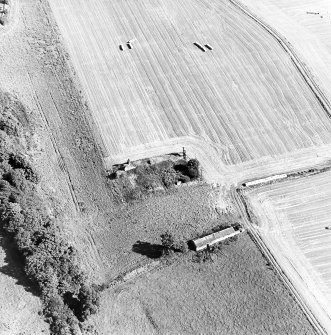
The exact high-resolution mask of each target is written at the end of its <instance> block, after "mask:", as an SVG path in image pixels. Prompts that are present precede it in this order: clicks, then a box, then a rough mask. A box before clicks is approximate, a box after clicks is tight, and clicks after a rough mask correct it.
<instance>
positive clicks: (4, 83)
mask: <svg viewBox="0 0 331 335" xmlns="http://www.w3.org/2000/svg"><path fill="white" fill-rule="evenodd" d="M58 28H59V29H58ZM0 36H1V39H0V59H1V62H0V83H1V88H0V89H1V91H4V92H9V93H10V94H11V95H12V96H13V97H15V98H17V99H18V100H19V101H20V102H21V103H22V106H24V113H25V116H26V120H27V121H28V123H29V124H30V125H31V138H30V139H29V141H30V140H31V143H29V147H28V149H27V151H26V152H23V153H22V154H24V157H27V158H28V159H29V161H31V162H32V163H31V164H33V166H34V167H35V169H36V171H37V173H38V175H40V181H39V183H38V185H36V186H35V189H34V191H35V192H36V195H38V197H39V198H40V203H41V204H42V206H43V207H45V208H44V209H45V211H47V215H48V216H49V218H50V219H51V221H52V222H56V223H57V224H58V232H59V234H60V235H61V239H62V238H63V241H65V242H68V243H69V244H71V245H72V246H73V248H74V249H76V250H77V254H78V258H79V259H78V261H80V262H81V263H80V264H79V266H80V267H81V268H82V270H84V273H86V274H87V275H88V279H89V280H90V281H91V284H94V283H95V284H101V285H102V287H103V288H105V287H107V284H109V285H110V288H108V289H105V290H104V291H103V293H102V306H101V310H100V314H99V315H95V316H94V317H93V318H92V320H91V322H92V323H93V324H94V325H95V328H96V329H97V330H99V335H103V334H108V333H109V329H111V330H113V333H119V334H123V333H125V332H129V333H130V332H132V331H133V330H134V331H135V330H136V329H137V330H138V331H140V332H141V333H143V334H146V333H147V334H148V333H153V332H156V333H166V332H167V329H169V331H172V332H173V333H178V332H179V333H184V329H191V330H192V329H193V330H194V329H197V330H198V331H199V332H200V333H202V332H203V331H205V330H206V329H208V331H209V332H210V333H213V332H214V333H220V332H219V329H220V330H221V332H223V333H224V334H231V332H232V333H233V334H247V333H249V334H264V333H277V334H289V333H290V334H314V331H313V329H312V326H311V325H310V323H309V322H308V321H307V319H306V318H305V316H304V314H303V312H302V311H301V309H300V307H299V305H298V304H297V303H296V302H295V301H294V299H293V298H292V297H291V295H290V293H289V291H288V290H287V288H286V287H285V286H284V285H283V284H282V283H281V281H280V279H279V278H278V277H277V275H276V274H275V272H274V271H273V270H272V269H271V268H270V264H269V265H268V264H267V260H266V259H264V258H263V257H262V255H261V253H260V252H259V251H258V249H257V247H256V246H255V245H254V243H253V242H252V241H251V240H250V239H249V238H248V236H247V235H245V236H243V237H242V238H240V239H239V240H238V243H233V244H230V245H228V246H226V248H225V249H224V250H223V251H222V254H221V255H219V256H218V257H217V259H214V263H210V264H209V263H208V264H196V263H192V261H191V258H192V257H191V256H192V253H191V252H190V253H188V254H184V255H182V257H180V256H178V259H177V258H176V261H175V262H174V263H173V264H170V265H169V266H165V267H164V268H161V269H160V270H157V271H156V270H155V271H151V273H147V274H144V275H143V276H141V277H139V276H138V277H137V278H136V279H135V280H133V281H128V282H125V283H122V284H120V285H119V286H117V287H115V288H114V287H112V286H111V283H113V282H114V279H116V278H117V277H118V276H121V275H123V274H125V273H131V272H130V271H132V270H135V269H137V268H139V266H145V265H146V264H147V265H148V264H151V263H152V262H153V260H151V258H152V257H151V255H150V254H149V253H148V252H146V248H145V249H142V248H141V246H145V247H146V246H150V245H151V246H152V247H155V246H156V247H160V245H159V244H160V234H162V233H164V232H165V231H169V232H170V233H171V234H173V235H174V236H175V238H176V239H178V240H179V241H185V240H187V239H190V238H192V237H196V236H198V235H200V234H203V233H204V232H205V231H208V230H210V229H211V228H213V227H215V226H217V225H220V224H227V223H229V222H231V220H235V221H236V220H240V217H239V216H238V213H237V209H236V208H235V207H234V205H233V204H232V203H231V201H230V200H229V199H228V192H229V188H230V187H233V186H236V185H237V184H238V182H240V181H243V180H245V179H246V178H255V177H256V176H262V175H263V176H264V175H268V174H272V173H282V172H284V169H289V170H291V169H299V168H302V167H305V166H307V165H309V166H314V165H318V164H321V165H322V164H325V162H327V161H328V160H330V159H331V131H330V130H331V123H330V122H329V118H328V117H327V114H326V112H325V110H324V109H323V108H322V106H321V105H320V103H319V102H318V100H317V99H316V96H315V95H314V94H313V92H312V91H311V89H310V88H309V86H308V85H307V83H306V82H305V80H304V78H303V77H302V75H301V74H300V73H299V72H298V70H297V68H296V67H295V65H294V63H293V60H292V59H291V58H290V57H289V55H288V54H286V52H285V51H284V50H283V49H282V48H281V46H280V45H279V43H278V42H277V41H276V40H275V39H274V38H272V36H270V34H268V33H267V32H266V31H265V30H264V29H263V28H262V27H261V26H259V25H258V24H257V23H256V22H254V21H253V20H252V19H250V18H249V17H248V16H245V15H244V13H243V12H241V11H240V10H239V9H238V8H236V7H235V6H233V5H232V4H231V3H230V2H229V1H225V0H220V1H216V0H209V1H207V0H200V1H198V0H188V1H184V0H178V1H175V0H169V1H162V0H157V1H152V0H147V1H143V0H137V1H135V0H115V1H103V0H97V1H95V2H94V3H93V6H92V4H90V3H88V2H87V1H85V0H70V1H64V0H58V1H55V0H49V1H32V2H31V1H30V0H17V1H11V11H10V18H9V22H8V25H6V26H3V27H0ZM128 40H131V42H130V46H131V48H129V47H128V46H127V41H128ZM194 43H200V44H201V45H203V46H204V48H205V52H203V51H202V50H201V49H199V48H197V47H196V46H195V45H194ZM206 44H208V45H210V46H211V47H210V48H207V47H205V45H206ZM120 45H122V47H121V48H122V50H121V49H120ZM183 146H185V147H186V148H187V152H188V156H189V158H195V157H197V158H198V159H199V160H200V161H201V163H202V165H203V176H204V177H205V179H206V181H208V182H212V183H213V185H208V184H197V185H194V186H191V187H183V188H176V189H173V190H171V191H169V192H167V193H165V194H159V195H157V196H155V197H150V198H148V199H145V200H144V201H141V202H135V203H130V204H122V205H118V204H115V201H114V198H113V196H112V193H111V192H110V189H109V187H108V185H107V178H106V171H105V167H106V168H108V167H110V166H111V165H112V164H113V163H114V162H123V161H124V160H127V159H128V158H130V159H131V160H134V159H139V158H146V157H153V156H159V155H162V154H164V153H169V152H174V151H181V150H182V147H183ZM261 166H263V169H262V168H261ZM293 215H294V214H293ZM53 219H54V221H53ZM6 238H7V237H4V238H3V237H2V236H0V287H1V290H0V333H2V332H3V333H4V334H5V335H12V334H20V333H22V334H23V333H24V334H34V333H35V334H41V333H45V334H47V333H49V331H52V330H50V329H49V325H48V324H47V323H45V320H44V319H43V317H42V313H41V312H42V309H43V307H44V306H43V303H42V301H41V300H40V299H39V297H38V292H36V291H35V290H33V287H32V288H31V287H30V284H29V283H28V282H27V281H26V278H25V275H24V272H23V271H24V269H23V264H22V262H18V261H17V260H16V258H15V256H13V254H15V253H14V251H13V250H12V249H11V247H8V241H7V242H6ZM61 241H62V240H61ZM137 246H138V247H137ZM45 254H47V252H46V253H45ZM176 257H177V256H176ZM49 274H50V273H48V275H49ZM191 282H192V286H190V285H189V284H190V283H191ZM51 284H52V285H53V284H54V285H55V289H56V288H57V287H56V281H54V283H53V282H52V283H51ZM168 293H169V295H167V294H168ZM61 294H62V296H65V295H66V292H65V291H63V292H62V293H61ZM233 297H235V299H233ZM158 299H159V300H158ZM63 301H64V305H63V306H67V305H69V304H70V302H68V301H65V300H63ZM167 304H169V305H167ZM59 306H60V305H59ZM275 306H277V307H276V308H275ZM67 307H68V306H67ZM134 307H137V311H132V310H133V309H134ZM68 308H70V309H71V308H72V302H71V306H69V307H68ZM158 308H159V309H158ZM117 312H118V313H117ZM131 312H132V314H131ZM121 313H122V315H121ZM123 315H124V317H123ZM178 316H179V317H178ZM180 319H181V320H182V321H181V320H180ZM2 320H5V322H3V321H2ZM137 320H138V321H137ZM197 320H199V321H200V320H201V323H199V324H198V322H197ZM136 321H137V322H136ZM87 323H88V321H87ZM133 327H137V328H133ZM168 327H169V328H168ZM171 327H172V328H171ZM216 329H217V331H216ZM53 333H54V331H53ZM58 333H59V332H57V333H56V332H55V334H58ZM91 334H92V332H91Z"/></svg>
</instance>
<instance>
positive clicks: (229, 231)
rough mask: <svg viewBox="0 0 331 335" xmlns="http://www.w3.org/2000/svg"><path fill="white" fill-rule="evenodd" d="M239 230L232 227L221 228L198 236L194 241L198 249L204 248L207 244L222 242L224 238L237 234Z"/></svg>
mask: <svg viewBox="0 0 331 335" xmlns="http://www.w3.org/2000/svg"><path fill="white" fill-rule="evenodd" d="M237 234H238V232H237V231H235V230H234V229H233V228H232V227H230V228H226V229H223V230H220V231H218V232H216V233H213V234H210V235H207V236H204V237H201V238H197V239H195V240H193V243H194V245H195V248H196V250H197V251H198V250H202V249H205V248H206V247H207V244H209V245H213V244H215V243H217V242H220V241H222V240H225V239H226V238H228V237H231V236H234V235H237Z"/></svg>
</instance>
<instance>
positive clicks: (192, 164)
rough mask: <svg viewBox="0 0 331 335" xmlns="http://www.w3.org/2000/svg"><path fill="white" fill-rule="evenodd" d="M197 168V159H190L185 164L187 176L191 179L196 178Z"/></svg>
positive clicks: (197, 175)
mask: <svg viewBox="0 0 331 335" xmlns="http://www.w3.org/2000/svg"><path fill="white" fill-rule="evenodd" d="M199 167H200V163H199V161H198V160H197V159H190V160H189V161H188V162H187V169H188V175H189V176H190V177H191V178H193V179H196V178H198V177H199V175H200V173H199Z"/></svg>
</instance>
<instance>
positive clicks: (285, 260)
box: [246, 172, 331, 332]
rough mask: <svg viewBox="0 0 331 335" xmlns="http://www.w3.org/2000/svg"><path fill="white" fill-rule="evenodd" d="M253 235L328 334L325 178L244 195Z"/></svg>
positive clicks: (328, 190) (329, 243)
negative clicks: (255, 229)
mask: <svg viewBox="0 0 331 335" xmlns="http://www.w3.org/2000/svg"><path fill="white" fill-rule="evenodd" d="M246 198H247V200H248V202H249V204H250V207H251V208H252V209H253V212H254V214H255V216H256V218H257V219H256V221H257V223H258V225H259V234H260V235H261V237H262V238H263V240H264V241H265V243H266V244H267V246H268V248H270V250H271V251H272V253H273V255H274V256H275V258H276V260H277V261H278V262H279V264H280V265H281V266H282V268H283V269H284V270H285V273H286V274H287V275H288V277H289V278H290V279H291V281H292V282H293V283H294V284H295V285H296V287H297V288H298V290H299V292H300V293H301V294H302V296H303V297H304V298H305V299H306V301H307V303H308V305H309V306H310V307H311V309H312V311H313V312H314V314H315V315H316V317H317V318H318V319H319V320H320V322H321V324H322V326H324V327H325V328H326V330H327V331H328V332H329V331H331V230H330V229H326V228H327V227H330V226H331V172H325V173H320V174H318V175H315V176H311V177H307V178H300V179H297V180H288V181H285V182H280V183H276V184H273V185H267V186H263V187H259V188H256V189H254V190H251V191H247V192H246Z"/></svg>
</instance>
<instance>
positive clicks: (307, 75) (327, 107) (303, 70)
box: [229, 0, 331, 118]
mask: <svg viewBox="0 0 331 335" xmlns="http://www.w3.org/2000/svg"><path fill="white" fill-rule="evenodd" d="M229 1H230V3H232V4H233V5H234V6H235V7H236V8H238V9H239V10H241V11H242V12H243V13H244V14H246V15H248V16H249V17H250V18H251V19H253V20H254V21H255V22H256V23H258V24H259V25H260V26H261V27H262V28H264V29H265V30H266V31H267V32H268V33H269V34H270V35H271V36H272V37H273V38H275V39H276V40H277V42H278V43H279V44H280V46H281V47H282V48H283V49H284V50H285V52H286V53H287V54H288V55H289V56H290V58H291V60H292V61H293V63H294V65H295V67H296V68H297V69H298V71H299V72H300V74H301V76H302V77H303V79H304V80H305V82H306V83H307V85H308V86H309V88H310V89H311V90H312V92H313V93H314V95H315V97H316V98H317V100H318V102H319V103H320V105H321V106H322V108H323V109H324V111H325V112H326V114H327V116H328V117H329V118H331V104H330V102H329V100H328V99H327V97H326V96H325V94H324V93H323V91H322V89H321V88H320V87H319V86H318V84H317V83H316V81H315V79H314V75H313V74H312V73H311V71H310V70H309V68H308V67H307V65H306V64H305V63H304V62H302V61H301V60H300V58H299V56H298V55H297V54H296V51H295V50H294V48H293V46H292V45H291V43H290V42H289V41H287V39H286V38H285V37H284V36H282V35H281V34H280V33H279V32H278V31H276V30H275V29H274V28H272V27H271V26H270V25H269V24H267V23H266V22H265V21H264V20H263V19H261V18H260V17H258V16H257V15H256V14H254V13H253V12H252V11H251V10H250V9H248V7H247V6H245V5H244V4H242V3H241V2H240V1H238V0H229Z"/></svg>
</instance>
